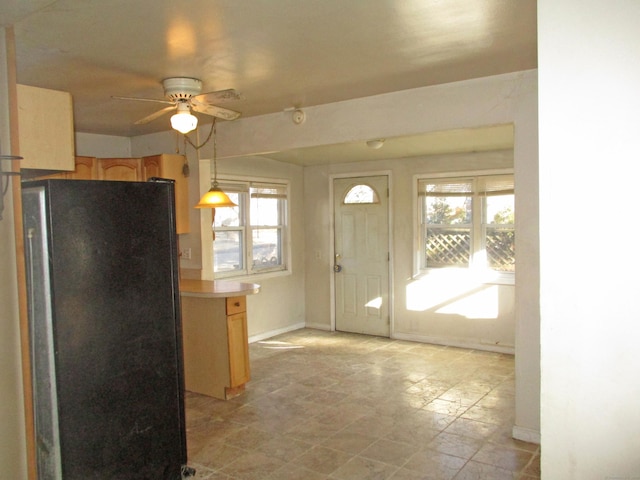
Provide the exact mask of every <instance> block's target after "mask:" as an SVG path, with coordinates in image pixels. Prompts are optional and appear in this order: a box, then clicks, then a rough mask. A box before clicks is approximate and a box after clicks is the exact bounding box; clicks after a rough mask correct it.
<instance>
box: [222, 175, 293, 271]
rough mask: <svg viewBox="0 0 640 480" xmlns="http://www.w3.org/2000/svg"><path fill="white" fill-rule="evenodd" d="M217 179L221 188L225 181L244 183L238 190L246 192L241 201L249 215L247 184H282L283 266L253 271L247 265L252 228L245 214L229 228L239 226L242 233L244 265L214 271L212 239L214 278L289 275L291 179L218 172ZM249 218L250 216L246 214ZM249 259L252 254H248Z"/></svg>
mask: <svg viewBox="0 0 640 480" xmlns="http://www.w3.org/2000/svg"><path fill="white" fill-rule="evenodd" d="M211 182H212V183H213V178H212V179H211ZM218 182H219V183H220V184H221V186H222V187H223V189H224V185H225V184H236V185H239V186H243V187H246V188H245V189H240V188H239V189H238V190H240V191H239V192H238V193H244V194H246V196H247V197H246V202H245V206H244V208H245V210H244V211H245V215H246V212H249V215H250V211H249V210H250V208H251V207H250V203H251V187H252V186H253V187H269V186H277V187H281V188H284V191H285V194H284V197H283V199H284V200H285V204H284V207H283V209H284V212H283V220H282V221H283V223H282V227H281V228H282V229H283V230H284V231H283V235H282V238H281V243H282V245H281V248H282V253H281V256H282V264H283V267H282V268H280V267H277V268H263V269H260V270H259V271H253V270H252V269H251V266H250V265H249V263H250V258H249V255H248V253H249V251H250V250H251V249H252V248H253V245H252V243H253V242H252V241H251V240H252V239H250V238H249V236H250V235H251V234H252V232H253V229H252V227H251V225H250V223H249V222H247V217H246V216H245V218H244V219H243V220H244V224H243V225H240V226H239V227H238V228H236V229H231V230H239V229H242V235H243V247H244V250H243V257H244V258H243V260H244V262H245V265H244V268H243V269H242V270H239V271H231V272H216V271H215V242H213V245H212V250H213V252H212V254H213V258H212V265H211V268H212V270H213V271H212V273H213V275H214V278H217V279H221V280H223V279H224V280H238V281H241V280H243V279H245V280H247V281H254V280H255V281H258V280H260V279H264V278H272V277H278V276H284V275H291V273H292V268H291V258H292V255H291V221H290V219H291V207H290V202H291V181H290V180H289V179H286V178H270V177H253V176H245V175H238V176H235V175H218ZM249 220H250V217H249ZM258 228H260V226H258ZM262 228H266V227H265V226H262ZM269 228H273V227H269ZM212 230H213V224H212ZM251 259H252V257H251Z"/></svg>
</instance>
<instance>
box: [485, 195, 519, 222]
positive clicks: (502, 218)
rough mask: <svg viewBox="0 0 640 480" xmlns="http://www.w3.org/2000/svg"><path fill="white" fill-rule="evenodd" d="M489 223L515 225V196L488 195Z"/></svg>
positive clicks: (486, 200)
mask: <svg viewBox="0 0 640 480" xmlns="http://www.w3.org/2000/svg"><path fill="white" fill-rule="evenodd" d="M485 202H486V211H487V214H486V215H487V223H491V224H498V225H513V224H514V222H515V215H514V208H513V205H514V197H513V195H496V196H491V197H486V199H485Z"/></svg>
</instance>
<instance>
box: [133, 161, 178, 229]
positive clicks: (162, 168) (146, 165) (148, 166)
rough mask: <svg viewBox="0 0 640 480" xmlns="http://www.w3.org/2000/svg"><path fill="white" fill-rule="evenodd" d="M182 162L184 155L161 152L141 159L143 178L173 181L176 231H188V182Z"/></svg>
mask: <svg viewBox="0 0 640 480" xmlns="http://www.w3.org/2000/svg"><path fill="white" fill-rule="evenodd" d="M184 163H185V157H184V155H169V154H162V155H152V156H150V157H144V158H143V159H142V171H143V178H144V180H148V179H149V178H151V177H160V178H169V179H171V180H174V181H175V184H174V187H175V196H176V232H177V233H189V210H190V209H189V182H188V178H187V177H185V176H184V173H183V171H182V168H183V166H184Z"/></svg>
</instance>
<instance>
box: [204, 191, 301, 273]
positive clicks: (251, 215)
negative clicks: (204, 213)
mask: <svg viewBox="0 0 640 480" xmlns="http://www.w3.org/2000/svg"><path fill="white" fill-rule="evenodd" d="M220 188H222V190H223V191H224V192H225V193H227V194H228V195H229V198H231V200H233V202H234V203H236V204H237V205H238V206H237V207H225V208H218V209H216V214H215V219H214V224H213V229H214V233H215V241H214V243H213V265H214V272H215V273H216V276H217V277H231V276H239V275H255V274H259V273H267V272H277V271H285V270H287V268H288V267H287V265H288V257H289V255H288V242H287V227H286V225H287V191H288V186H287V184H286V183H266V182H259V183H258V182H240V181H238V182H235V181H233V182H232V181H229V182H228V183H227V182H225V183H221V184H220Z"/></svg>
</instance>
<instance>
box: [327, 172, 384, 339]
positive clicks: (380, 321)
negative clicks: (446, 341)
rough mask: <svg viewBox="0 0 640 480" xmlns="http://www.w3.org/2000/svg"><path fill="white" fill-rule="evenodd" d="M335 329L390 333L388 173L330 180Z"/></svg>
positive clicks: (381, 334) (380, 333) (382, 334)
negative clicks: (332, 199) (333, 233)
mask: <svg viewBox="0 0 640 480" xmlns="http://www.w3.org/2000/svg"><path fill="white" fill-rule="evenodd" d="M333 192H334V229H335V239H334V243H335V244H334V248H335V250H334V251H335V261H334V275H335V282H334V285H335V305H336V312H335V317H336V330H340V331H343V332H354V333H365V334H369V335H378V336H384V337H388V336H389V208H388V205H389V199H388V177H387V176H385V175H382V176H372V177H355V178H339V179H335V180H334V181H333Z"/></svg>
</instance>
